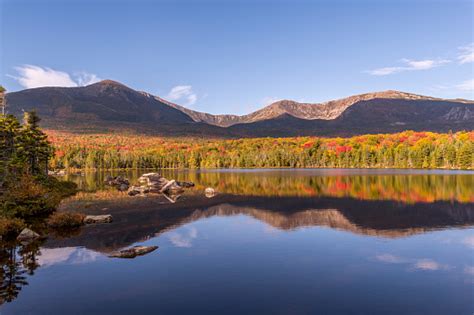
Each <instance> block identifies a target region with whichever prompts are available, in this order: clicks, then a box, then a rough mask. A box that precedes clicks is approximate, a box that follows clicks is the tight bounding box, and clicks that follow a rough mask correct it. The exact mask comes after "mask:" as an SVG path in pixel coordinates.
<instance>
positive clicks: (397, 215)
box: [46, 194, 474, 252]
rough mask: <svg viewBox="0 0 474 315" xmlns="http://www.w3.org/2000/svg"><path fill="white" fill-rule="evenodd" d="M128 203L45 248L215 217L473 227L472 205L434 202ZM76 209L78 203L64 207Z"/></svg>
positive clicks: (391, 232) (415, 230) (103, 247)
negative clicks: (106, 220) (104, 220)
mask: <svg viewBox="0 0 474 315" xmlns="http://www.w3.org/2000/svg"><path fill="white" fill-rule="evenodd" d="M125 200H126V201H127V202H120V201H109V202H106V203H99V202H97V201H96V202H95V205H96V207H95V208H94V207H92V206H90V205H89V204H88V203H86V204H85V207H87V208H86V209H87V211H88V212H90V213H101V212H103V210H101V208H102V207H106V209H108V210H107V211H108V212H111V213H113V214H114V222H113V223H111V224H109V225H107V226H91V227H87V228H85V229H83V230H82V232H81V233H80V235H78V236H75V237H72V238H68V239H58V240H55V239H50V240H49V241H48V242H47V243H46V246H50V247H68V246H85V247H87V248H89V249H93V250H97V251H101V252H110V251H113V250H116V249H119V248H123V247H126V246H128V245H130V244H132V243H135V242H138V241H141V240H145V239H148V238H150V237H154V236H157V235H160V234H161V233H163V232H165V231H170V230H172V229H175V228H177V227H179V226H182V225H184V224H187V223H190V222H194V221H198V220H201V219H203V218H210V217H214V216H234V215H246V216H250V217H253V218H255V219H257V220H260V221H262V222H265V223H266V224H268V225H270V226H272V227H275V228H278V229H281V230H293V229H298V228H301V227H314V226H324V227H330V228H334V229H339V230H343V231H347V232H351V233H355V234H360V235H369V236H378V237H386V238H396V237H406V236H410V235H413V234H419V233H425V232H427V231H433V230H438V229H446V228H452V227H457V228H463V227H469V226H472V225H473V224H474V207H473V204H472V203H460V202H457V201H450V202H447V201H437V202H433V203H401V202H397V201H387V200H358V199H353V198H333V197H323V198H308V197H254V196H239V195H229V194H220V195H218V196H217V197H215V198H212V199H207V198H205V197H204V196H199V195H193V194H190V195H186V194H185V195H184V196H183V197H182V199H180V201H179V202H178V203H176V204H169V203H165V202H163V201H162V200H161V199H160V198H159V197H157V198H135V199H134V198H132V199H130V198H127V199H125ZM73 205H74V206H76V207H77V206H78V202H77V200H74V202H73V203H71V204H66V205H64V207H66V208H68V209H71V208H73Z"/></svg>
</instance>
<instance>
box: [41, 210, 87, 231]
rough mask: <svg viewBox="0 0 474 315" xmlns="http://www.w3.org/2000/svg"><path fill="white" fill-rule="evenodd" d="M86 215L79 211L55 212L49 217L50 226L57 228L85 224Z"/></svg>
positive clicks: (75, 226)
mask: <svg viewBox="0 0 474 315" xmlns="http://www.w3.org/2000/svg"><path fill="white" fill-rule="evenodd" d="M84 218H85V215H84V214H82V213H77V212H55V213H53V214H52V215H51V216H50V217H49V218H48V226H49V227H52V228H55V229H64V228H77V227H80V226H81V225H83V221H84Z"/></svg>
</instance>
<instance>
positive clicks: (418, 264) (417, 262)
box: [375, 254, 451, 271]
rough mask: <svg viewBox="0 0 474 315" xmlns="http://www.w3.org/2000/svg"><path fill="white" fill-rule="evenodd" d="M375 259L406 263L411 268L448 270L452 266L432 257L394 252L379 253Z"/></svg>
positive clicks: (389, 262) (385, 261)
mask: <svg viewBox="0 0 474 315" xmlns="http://www.w3.org/2000/svg"><path fill="white" fill-rule="evenodd" d="M375 259H377V260H378V261H381V262H384V263H388V264H406V265H409V266H410V268H411V269H416V270H427V271H436V270H448V269H450V268H451V267H450V266H449V265H444V264H440V263H438V262H436V261H434V260H432V259H410V258H403V257H400V256H395V255H392V254H381V255H377V256H375Z"/></svg>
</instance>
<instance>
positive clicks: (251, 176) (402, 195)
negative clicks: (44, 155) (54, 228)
mask: <svg viewBox="0 0 474 315" xmlns="http://www.w3.org/2000/svg"><path fill="white" fill-rule="evenodd" d="M144 172H146V171H140V170H134V171H129V172H88V173H83V174H81V175H77V174H70V175H67V176H66V177H65V178H66V179H68V180H72V181H74V182H76V183H77V184H78V185H79V187H80V188H81V189H83V190H85V191H97V190H103V189H104V188H106V187H105V185H104V180H105V178H106V177H107V176H109V175H112V176H116V175H119V174H120V175H124V176H126V177H127V178H129V179H130V181H131V182H132V183H134V182H136V180H137V178H138V177H140V175H141V174H143V173H144ZM161 173H162V174H163V176H165V177H167V178H174V179H176V180H178V181H192V182H194V183H196V188H195V190H198V191H201V190H203V189H204V188H206V187H213V188H215V189H217V190H218V191H219V192H223V193H228V194H234V195H245V196H280V197H282V196H300V197H315V196H327V197H350V198H356V199H364V200H397V201H400V202H433V201H437V200H449V201H451V200H455V201H459V202H474V193H473V188H472V187H474V176H473V175H474V173H472V172H461V171H460V172H458V173H456V172H443V171H432V172H426V171H425V172H416V171H413V172H407V171H400V170H391V171H388V170H387V171H384V172H380V171H374V170H365V171H364V170H362V171H355V170H268V171H265V172H262V171H254V172H249V171H235V172H228V171H214V172H212V171H207V172H204V171H201V172H200V171H173V170H164V171H161Z"/></svg>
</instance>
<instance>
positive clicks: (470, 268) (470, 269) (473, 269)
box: [464, 266, 474, 276]
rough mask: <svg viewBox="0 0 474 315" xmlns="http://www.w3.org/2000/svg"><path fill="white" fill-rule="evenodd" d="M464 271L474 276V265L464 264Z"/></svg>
mask: <svg viewBox="0 0 474 315" xmlns="http://www.w3.org/2000/svg"><path fill="white" fill-rule="evenodd" d="M464 273H466V274H468V275H470V276H474V266H466V267H464Z"/></svg>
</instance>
